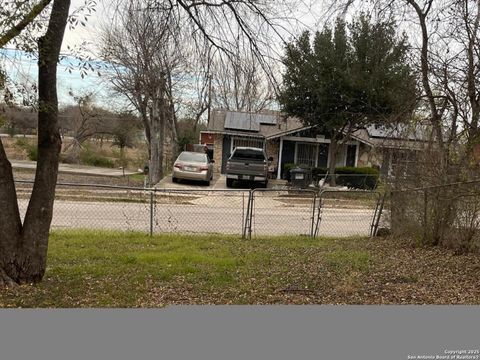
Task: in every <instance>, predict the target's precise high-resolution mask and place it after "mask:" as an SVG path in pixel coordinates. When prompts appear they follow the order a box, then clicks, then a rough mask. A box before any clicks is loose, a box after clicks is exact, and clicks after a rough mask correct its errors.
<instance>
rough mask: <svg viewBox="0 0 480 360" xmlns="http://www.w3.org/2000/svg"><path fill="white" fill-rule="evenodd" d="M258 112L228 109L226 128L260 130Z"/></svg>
mask: <svg viewBox="0 0 480 360" xmlns="http://www.w3.org/2000/svg"><path fill="white" fill-rule="evenodd" d="M257 116H258V115H257V114H250V113H241V112H232V111H227V115H226V118H225V125H224V126H225V129H235V130H247V131H255V132H259V131H260V122H258V120H257Z"/></svg>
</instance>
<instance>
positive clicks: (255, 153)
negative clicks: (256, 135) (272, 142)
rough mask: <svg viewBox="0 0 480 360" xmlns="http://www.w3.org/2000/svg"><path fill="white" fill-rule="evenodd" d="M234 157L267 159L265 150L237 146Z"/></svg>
mask: <svg viewBox="0 0 480 360" xmlns="http://www.w3.org/2000/svg"><path fill="white" fill-rule="evenodd" d="M232 159H242V160H244V159H245V160H265V155H264V154H263V151H259V150H252V149H238V148H237V149H235V151H234V152H233V155H232Z"/></svg>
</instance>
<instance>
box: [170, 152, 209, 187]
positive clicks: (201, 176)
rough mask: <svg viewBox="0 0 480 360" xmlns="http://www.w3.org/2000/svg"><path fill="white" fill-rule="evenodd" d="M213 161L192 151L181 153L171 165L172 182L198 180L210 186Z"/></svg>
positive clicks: (202, 154) (205, 155)
mask: <svg viewBox="0 0 480 360" xmlns="http://www.w3.org/2000/svg"><path fill="white" fill-rule="evenodd" d="M213 163H214V161H213V160H210V159H209V158H208V156H207V154H204V153H200V152H192V151H183V152H182V153H181V154H180V155H178V158H177V160H175V163H174V164H173V171H172V181H173V182H174V183H176V182H178V180H180V179H184V180H198V181H202V182H203V183H205V184H206V185H210V181H211V180H212V179H213Z"/></svg>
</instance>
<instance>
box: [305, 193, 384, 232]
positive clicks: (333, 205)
mask: <svg viewBox="0 0 480 360" xmlns="http://www.w3.org/2000/svg"><path fill="white" fill-rule="evenodd" d="M383 199H384V198H383V197H381V196H380V194H379V193H378V192H374V191H355V190H345V191H337V190H324V191H322V192H321V193H320V195H319V200H318V209H317V212H316V219H315V229H314V236H315V237H316V236H326V237H350V236H372V235H375V233H376V230H377V228H378V225H379V222H380V217H381V215H382V210H383Z"/></svg>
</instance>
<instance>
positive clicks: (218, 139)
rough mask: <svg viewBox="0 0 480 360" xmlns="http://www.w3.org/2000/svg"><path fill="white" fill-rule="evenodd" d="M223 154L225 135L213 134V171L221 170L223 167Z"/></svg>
mask: <svg viewBox="0 0 480 360" xmlns="http://www.w3.org/2000/svg"><path fill="white" fill-rule="evenodd" d="M222 154H223V135H221V134H215V135H213V160H214V161H215V163H214V164H213V171H214V172H220V170H221V168H222Z"/></svg>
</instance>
